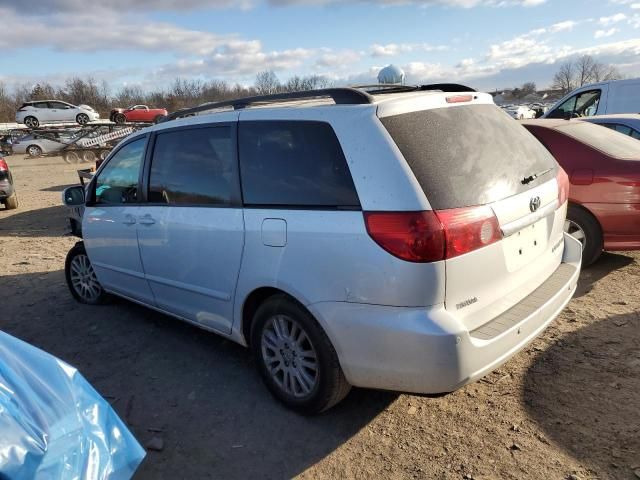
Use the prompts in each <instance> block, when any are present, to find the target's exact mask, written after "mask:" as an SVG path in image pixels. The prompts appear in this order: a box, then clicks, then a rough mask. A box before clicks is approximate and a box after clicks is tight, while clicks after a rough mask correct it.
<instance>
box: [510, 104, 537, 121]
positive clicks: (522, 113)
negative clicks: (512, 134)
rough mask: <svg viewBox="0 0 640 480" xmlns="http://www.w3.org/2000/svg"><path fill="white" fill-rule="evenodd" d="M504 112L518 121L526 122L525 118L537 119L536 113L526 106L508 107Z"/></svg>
mask: <svg viewBox="0 0 640 480" xmlns="http://www.w3.org/2000/svg"><path fill="white" fill-rule="evenodd" d="M504 111H505V112H507V113H508V114H509V115H510V116H511V117H512V118H515V119H516V120H524V119H525V118H536V112H535V111H534V110H532V109H530V108H529V107H527V106H525V105H516V106H513V107H506V108H505V109H504Z"/></svg>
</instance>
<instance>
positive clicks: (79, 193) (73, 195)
mask: <svg viewBox="0 0 640 480" xmlns="http://www.w3.org/2000/svg"><path fill="white" fill-rule="evenodd" d="M84 201H85V198H84V187H83V186H81V185H76V186H73V187H67V188H65V189H64V191H63V192H62V203H64V204H65V205H66V206H68V207H77V206H79V205H84Z"/></svg>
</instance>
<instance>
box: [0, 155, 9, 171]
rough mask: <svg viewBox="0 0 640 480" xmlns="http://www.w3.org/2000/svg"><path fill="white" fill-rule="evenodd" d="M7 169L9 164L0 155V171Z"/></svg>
mask: <svg viewBox="0 0 640 480" xmlns="http://www.w3.org/2000/svg"><path fill="white" fill-rule="evenodd" d="M8 170H9V165H7V162H6V161H5V159H4V158H2V157H0V172H6V171H8Z"/></svg>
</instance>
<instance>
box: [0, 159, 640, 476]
mask: <svg viewBox="0 0 640 480" xmlns="http://www.w3.org/2000/svg"><path fill="white" fill-rule="evenodd" d="M8 162H9V164H10V165H11V168H12V170H13V173H14V177H15V180H16V184H17V189H18V193H19V199H20V208H19V209H18V210H15V211H3V210H2V209H1V208H0V292H2V293H1V299H2V301H1V305H2V308H1V309H0V329H2V330H4V331H6V332H8V333H10V334H12V335H15V336H17V337H19V338H21V339H23V340H26V341H27V342H30V343H32V344H34V345H36V346H38V347H40V348H43V349H44V350H46V351H48V352H51V353H52V354H54V355H56V356H58V357H60V358H62V359H64V360H65V361H67V362H69V363H71V364H72V365H74V366H76V367H77V368H78V369H79V370H80V371H81V372H82V373H83V374H84V376H85V377H86V378H87V379H88V380H89V381H90V382H91V383H92V384H93V385H94V386H95V387H96V388H97V389H98V391H100V392H101V393H102V395H104V396H105V397H106V398H107V399H108V400H109V401H110V402H111V403H112V405H113V407H114V408H115V409H116V410H117V412H118V414H119V415H120V416H121V417H122V418H123V419H124V420H125V421H126V422H127V424H128V425H129V426H130V428H131V429H132V431H133V432H134V434H135V435H136V437H137V438H138V439H139V440H140V442H141V443H142V444H143V445H148V446H150V445H152V444H155V445H154V447H155V448H156V449H159V451H156V450H152V451H149V453H148V456H147V458H146V459H145V461H144V463H143V464H142V466H141V468H140V469H139V471H138V474H137V475H136V478H140V479H177V478H185V479H199V478H246V477H253V478H287V477H295V476H299V477H300V478H320V477H324V478H327V477H331V478H345V477H349V478H351V477H352V478H390V479H395V478H429V479H431V478H438V479H439V478H442V479H462V478H474V479H494V478H495V479H498V478H499V479H503V478H504V479H529V478H530V479H567V478H580V479H587V478H599V479H609V478H612V479H635V480H637V479H638V478H640V314H639V313H638V312H639V311H640V310H639V307H640V297H639V296H638V291H639V289H638V284H639V281H640V265H639V263H638V261H639V260H640V254H638V253H622V254H618V253H616V254H605V255H604V256H603V258H602V260H601V261H600V262H599V263H598V264H597V265H596V266H595V267H593V268H591V269H589V270H586V271H585V272H583V274H582V277H581V281H580V286H579V292H578V294H577V296H576V298H575V299H574V300H573V301H572V302H571V304H570V305H569V308H567V309H566V310H565V312H564V313H563V314H562V315H561V316H560V317H559V318H558V320H557V321H556V322H555V323H554V324H553V325H552V326H551V327H550V328H549V329H548V330H547V331H546V332H545V333H544V335H543V336H542V337H540V338H539V339H537V340H536V341H535V342H534V343H533V344H532V345H531V346H530V347H529V348H527V349H526V350H525V351H523V352H522V353H520V354H519V355H517V356H516V357H515V358H513V359H512V360H511V361H510V362H508V363H507V364H506V365H505V366H503V367H502V368H500V369H499V370H497V371H495V372H493V373H492V374H490V375H489V376H487V377H486V378H484V379H483V380H481V381H480V382H477V383H475V384H473V385H469V386H467V387H466V388H464V389H462V390H460V391H457V392H455V393H452V394H449V395H446V396H443V397H439V398H429V397H421V396H415V395H403V394H396V393H389V392H377V391H368V390H359V389H354V390H353V391H352V393H351V394H350V395H349V397H347V399H346V400H345V401H344V402H343V403H341V404H340V405H338V406H337V407H336V408H334V409H332V410H330V411H329V412H327V413H325V414H323V415H321V416H317V417H313V418H306V417H301V416H298V415H296V414H294V413H291V412H289V411H287V410H286V409H284V408H282V407H281V406H280V405H279V404H278V403H277V402H275V401H274V400H273V399H272V398H271V397H270V396H269V394H268V393H267V391H266V389H265V388H264V387H263V386H262V384H261V382H260V379H259V378H258V375H257V373H256V372H255V371H254V368H253V365H252V361H251V359H250V356H249V354H248V353H247V351H245V350H244V349H243V348H241V347H239V346H237V345H235V344H233V343H231V342H228V341H226V340H224V339H222V338H220V337H217V336H215V335H213V334H210V333H206V332H204V331H201V330H198V329H196V328H195V327H191V326H189V325H187V324H184V323H181V322H179V321H176V320H173V319H171V318H168V317H165V316H162V315H159V314H157V313H155V312H152V311H150V310H147V309H144V308H142V307H139V306H137V305H134V304H131V303H128V302H126V301H122V300H114V301H113V302H112V303H110V304H109V305H106V306H101V307H88V306H83V305H79V304H77V303H76V302H75V301H73V299H72V297H71V295H70V294H69V293H68V291H67V288H66V285H65V281H64V273H63V264H64V258H65V255H66V253H67V251H68V250H69V248H71V246H72V245H73V244H74V242H75V241H76V239H74V238H72V237H69V236H65V233H66V231H67V225H66V222H65V212H64V208H63V207H62V206H60V192H61V190H62V189H63V188H64V187H65V186H67V185H71V184H75V183H77V176H76V173H75V170H76V168H78V167H75V166H71V165H66V164H64V163H63V162H62V160H61V159H59V158H39V159H23V158H21V157H16V156H14V157H9V158H8ZM149 442H151V443H149ZM634 470H637V473H634Z"/></svg>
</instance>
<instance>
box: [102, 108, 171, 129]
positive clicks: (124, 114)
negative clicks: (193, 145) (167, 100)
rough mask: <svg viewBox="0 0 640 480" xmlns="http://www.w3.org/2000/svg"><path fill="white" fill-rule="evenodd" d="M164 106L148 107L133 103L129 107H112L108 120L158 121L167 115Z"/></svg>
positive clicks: (117, 121)
mask: <svg viewBox="0 0 640 480" xmlns="http://www.w3.org/2000/svg"><path fill="white" fill-rule="evenodd" d="M167 113H168V112H167V111H166V110H165V109H164V108H149V107H147V106H146V105H133V106H131V107H129V108H114V109H113V110H111V114H109V120H111V121H112V122H115V123H117V124H123V123H126V122H150V123H151V122H153V123H158V122H159V121H160V120H161V119H162V118H163V117H165V116H167Z"/></svg>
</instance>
